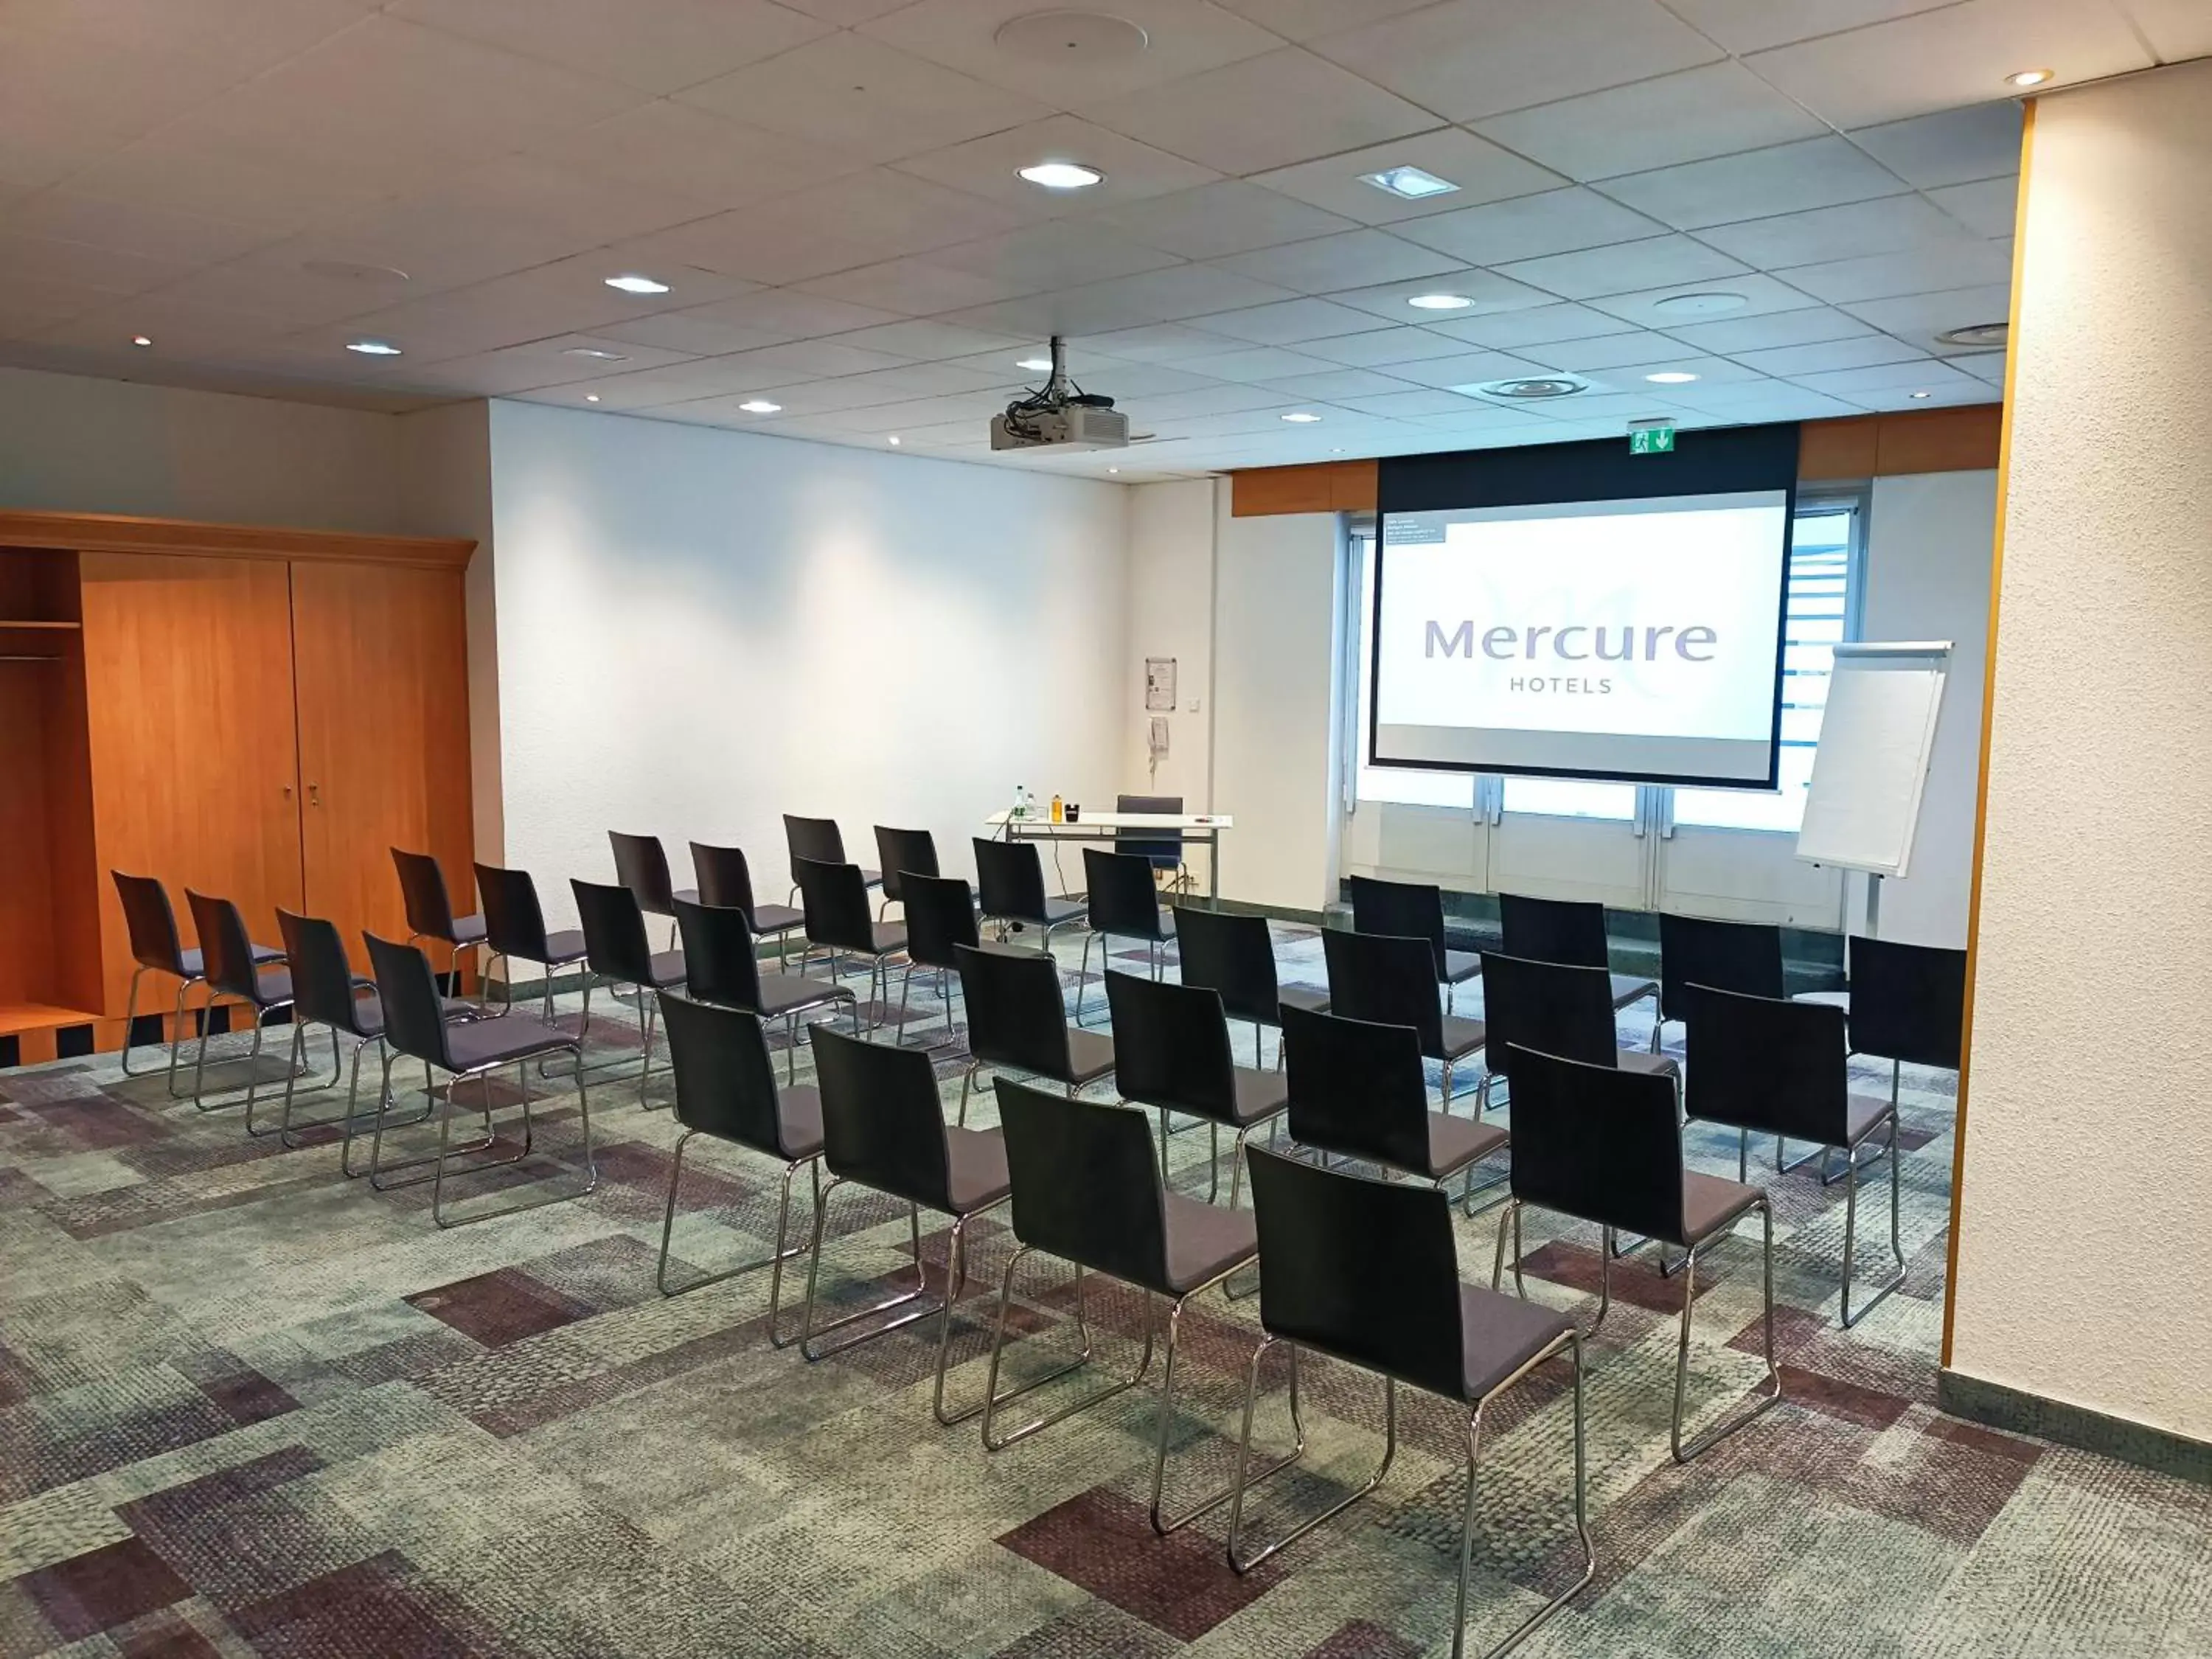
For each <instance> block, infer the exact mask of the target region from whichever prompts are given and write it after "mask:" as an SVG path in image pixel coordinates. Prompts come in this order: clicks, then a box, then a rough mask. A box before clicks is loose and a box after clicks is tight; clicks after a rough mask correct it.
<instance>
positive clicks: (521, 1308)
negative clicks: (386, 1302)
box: [403, 1267, 597, 1348]
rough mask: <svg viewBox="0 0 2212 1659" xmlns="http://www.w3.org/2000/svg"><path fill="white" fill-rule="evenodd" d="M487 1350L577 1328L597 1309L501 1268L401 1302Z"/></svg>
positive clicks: (523, 1274) (518, 1272) (526, 1275)
mask: <svg viewBox="0 0 2212 1659" xmlns="http://www.w3.org/2000/svg"><path fill="white" fill-rule="evenodd" d="M403 1299H404V1301H406V1302H407V1303H408V1304H410V1306H412V1307H414V1308H416V1309H418V1310H421V1311H422V1312H423V1313H426V1314H428V1315H429V1316H431V1317H432V1318H434V1319H438V1320H441V1321H443V1322H445V1323H446V1324H448V1325H450V1326H452V1327H453V1328H454V1329H455V1330H457V1331H459V1332H460V1333H461V1334H463V1335H465V1336H469V1337H472V1338H474V1339H475V1340H477V1341H478V1342H480V1343H482V1344H483V1346H485V1347H487V1348H498V1347H504V1346H506V1345H507V1343H509V1342H519V1341H520V1340H522V1339H523V1338H525V1337H526V1336H538V1335H540V1334H543V1333H544V1332H546V1331H554V1330H558V1329H560V1328H561V1327H562V1326H563V1325H573V1324H574V1323H575V1322H577V1321H578V1320H580V1319H588V1318H590V1317H591V1316H592V1314H593V1313H594V1312H596V1311H597V1310H596V1309H594V1308H592V1306H591V1305H590V1304H588V1303H586V1302H583V1301H581V1300H580V1299H578V1298H577V1297H572V1296H567V1295H564V1294H562V1292H561V1291H556V1290H555V1289H554V1288H553V1287H552V1286H551V1285H546V1284H543V1283H541V1282H540V1281H538V1279H533V1278H532V1277H531V1275H530V1274H529V1273H526V1272H524V1271H523V1270H522V1269H521V1268H520V1267H501V1268H498V1269H496V1270H495V1271H494V1272H491V1273H479V1274H477V1276H476V1277H475V1278H473V1279H455V1280H454V1281H453V1283H452V1284H450V1285H439V1286H437V1287H436V1288H435V1290H428V1291H416V1293H415V1294H414V1295H412V1296H410V1297H404V1298H403Z"/></svg>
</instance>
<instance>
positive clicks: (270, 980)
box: [224, 966, 292, 1008]
mask: <svg viewBox="0 0 2212 1659" xmlns="http://www.w3.org/2000/svg"><path fill="white" fill-rule="evenodd" d="M253 988H254V994H253V995H252V997H251V998H249V999H247V1000H250V1001H251V1002H252V1004H253V1005H254V1006H256V1007H257V1008H275V1007H277V1006H281V1005H283V1004H284V1003H288V1002H289V1001H291V1000H292V970H291V969H289V968H264V967H259V966H257V967H256V968H255V969H254V972H253ZM224 994H225V995H228V992H226V993H224Z"/></svg>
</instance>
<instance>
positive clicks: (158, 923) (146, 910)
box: [107, 870, 185, 977]
mask: <svg viewBox="0 0 2212 1659" xmlns="http://www.w3.org/2000/svg"><path fill="white" fill-rule="evenodd" d="M107 873H108V874H110V875H111V876H112V877H114V878H115V891H116V895H117V896H118V897H119V898H121V899H122V901H123V925H124V926H125V927H126V928H128V929H129V930H130V933H131V960H132V961H133V962H135V963H138V964H139V966H141V967H143V968H158V969H161V971H162V972H163V973H165V974H175V975H179V977H182V975H183V974H184V971H185V961H184V957H185V947H184V945H183V944H182V942H181V941H179V939H178V938H177V913H176V912H175V911H174V910H173V909H171V908H169V895H168V893H167V890H165V889H164V888H163V887H162V885H161V883H160V882H158V881H156V880H155V879H154V878H153V877H151V876H131V875H125V873H124V872H122V871H120V870H111V871H109V872H107Z"/></svg>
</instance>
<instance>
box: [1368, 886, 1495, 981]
mask: <svg viewBox="0 0 2212 1659" xmlns="http://www.w3.org/2000/svg"><path fill="white" fill-rule="evenodd" d="M1347 884H1348V885H1349V886H1350V887H1351V889H1352V930H1353V931H1354V932H1355V933H1392V934H1398V935H1406V934H1410V935H1412V936H1413V938H1415V939H1426V940H1428V942H1429V948H1430V949H1431V951H1434V952H1435V953H1436V958H1437V984H1439V985H1441V986H1443V987H1444V1012H1446V1013H1449V1012H1451V1009H1452V998H1453V995H1454V994H1455V992H1456V991H1457V990H1458V989H1459V987H1461V986H1462V985H1464V984H1466V983H1467V981H1469V980H1471V979H1474V978H1475V977H1476V976H1477V975H1480V973H1481V972H1482V958H1481V957H1480V956H1479V955H1477V954H1476V953H1475V952H1474V951H1455V950H1452V949H1451V948H1449V946H1448V945H1445V943H1444V892H1443V888H1441V887H1436V886H1431V885H1427V884H1423V883H1419V882H1411V881H1384V880H1382V879H1381V878H1378V877H1375V876H1352V877H1349V878H1347Z"/></svg>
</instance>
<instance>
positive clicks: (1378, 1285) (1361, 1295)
mask: <svg viewBox="0 0 2212 1659" xmlns="http://www.w3.org/2000/svg"><path fill="white" fill-rule="evenodd" d="M1252 1205H1253V1211H1254V1214H1255V1219H1256V1221H1257V1225H1258V1233H1259V1243H1260V1263H1261V1277H1260V1333H1261V1334H1260V1342H1259V1346H1258V1347H1257V1348H1256V1349H1255V1351H1254V1352H1253V1355H1252V1360H1251V1364H1250V1366H1249V1370H1248V1371H1247V1374H1246V1378H1245V1386H1244V1414H1243V1430H1242V1431H1241V1433H1240V1434H1239V1435H1238V1437H1237V1473H1236V1475H1235V1477H1234V1479H1233V1480H1232V1481H1231V1492H1232V1496H1231V1499H1230V1509H1229V1539H1228V1555H1229V1565H1231V1567H1232V1568H1233V1569H1235V1571H1237V1573H1238V1574H1239V1575H1243V1574H1245V1573H1249V1572H1250V1571H1252V1570H1253V1569H1254V1568H1255V1567H1257V1566H1259V1565H1261V1563H1262V1562H1264V1561H1267V1560H1268V1559H1271V1558H1272V1557H1273V1556H1274V1555H1275V1554H1276V1553H1278V1552H1279V1551H1281V1550H1282V1549H1283V1548H1284V1547H1286V1546H1288V1545H1290V1544H1292V1543H1295V1542H1296V1541H1297V1540H1299V1539H1300V1538H1303V1537H1304V1536H1305V1534H1308V1533H1310V1532H1311V1531H1312V1530H1313V1529H1314V1528H1316V1527H1318V1526H1320V1525H1322V1523H1323V1522H1327V1521H1329V1520H1332V1519H1334V1517H1335V1516H1339V1515H1341V1514H1342V1513H1343V1512H1344V1511H1345V1510H1347V1509H1349V1508H1351V1507H1352V1505H1353V1504H1357V1503H1358V1502H1359V1501H1360V1500H1361V1499H1363V1498H1367V1497H1369V1496H1370V1495H1371V1494H1373V1493H1374V1492H1375V1491H1376V1489H1377V1488H1378V1487H1379V1486H1381V1485H1382V1484H1383V1477H1384V1476H1385V1475H1386V1474H1389V1472H1390V1465H1391V1462H1392V1461H1393V1460H1394V1459H1395V1456H1396V1455H1397V1449H1398V1386H1399V1384H1401V1383H1403V1384H1405V1385H1406V1386H1407V1388H1410V1389H1419V1390H1420V1391H1421V1392H1423V1393H1425V1394H1431V1395H1437V1396H1439V1397H1440V1398H1443V1399H1444V1400H1448V1401H1451V1402H1452V1403H1453V1405H1454V1406H1455V1407H1457V1408H1458V1410H1459V1412H1460V1413H1464V1415H1463V1417H1462V1419H1461V1422H1462V1427H1461V1439H1462V1444H1463V1445H1464V1446H1465V1448H1466V1453H1467V1492H1466V1496H1465V1497H1464V1498H1462V1508H1461V1513H1460V1530H1459V1552H1458V1553H1459V1575H1458V1582H1459V1589H1458V1593H1457V1596H1456V1599H1455V1601H1454V1603H1453V1611H1452V1627H1451V1629H1452V1638H1451V1652H1452V1656H1453V1659H1461V1656H1462V1655H1463V1654H1464V1653H1465V1651H1466V1644H1467V1592H1468V1578H1469V1577H1471V1576H1472V1573H1473V1571H1474V1523H1475V1514H1476V1504H1477V1502H1478V1491H1479V1489H1478V1487H1477V1486H1476V1481H1475V1476H1476V1473H1477V1470H1478V1468H1479V1466H1480V1462H1481V1450H1482V1430H1483V1417H1484V1413H1486V1412H1487V1411H1488V1410H1489V1408H1490V1407H1491V1404H1492V1401H1496V1400H1498V1398H1499V1397H1500V1396H1502V1395H1504V1394H1505V1393H1506V1392H1507V1391H1508V1390H1509V1389H1512V1388H1513V1387H1515V1386H1516V1384H1517V1383H1520V1382H1522V1380H1523V1379H1524V1378H1526V1377H1528V1376H1529V1375H1530V1374H1531V1373H1533V1372H1534V1370H1536V1369H1537V1368H1538V1367H1539V1366H1541V1365H1543V1364H1547V1362H1549V1361H1551V1360H1553V1359H1555V1358H1561V1357H1563V1356H1564V1357H1565V1358H1566V1359H1567V1360H1568V1362H1569V1364H1571V1366H1572V1368H1573V1373H1572V1374H1573V1377H1574V1443H1575V1451H1574V1457H1575V1479H1574V1506H1575V1534H1576V1536H1577V1539H1579V1541H1581V1545H1582V1563H1581V1568H1580V1571H1578V1572H1577V1574H1576V1576H1575V1577H1574V1578H1573V1579H1572V1581H1571V1582H1570V1583H1567V1584H1566V1585H1565V1586H1564V1587H1563V1588H1561V1589H1559V1591H1558V1592H1557V1593H1556V1594H1554V1595H1553V1596H1552V1598H1551V1599H1550V1600H1549V1601H1546V1602H1545V1603H1544V1604H1543V1605H1542V1606H1541V1607H1537V1608H1535V1609H1534V1611H1533V1612H1531V1613H1529V1614H1528V1616H1527V1617H1526V1618H1524V1619H1523V1620H1521V1622H1520V1623H1519V1624H1517V1625H1516V1626H1514V1628H1513V1629H1512V1631H1511V1632H1509V1633H1508V1634H1507V1635H1506V1636H1505V1637H1504V1639H1503V1640H1501V1641H1500V1642H1499V1643H1498V1644H1497V1645H1496V1646H1495V1647H1493V1648H1492V1649H1491V1650H1489V1659H1498V1656H1500V1655H1503V1654H1506V1653H1509V1652H1510V1651H1511V1650H1513V1649H1515V1648H1516V1647H1518V1646H1519V1645H1520V1644H1522V1641H1524V1640H1525V1639H1526V1638H1528V1636H1529V1635H1531V1634H1532V1633H1533V1632H1535V1631H1536V1630H1537V1629H1538V1628H1539V1627H1540V1626H1542V1625H1543V1624H1544V1623H1545V1622H1546V1621H1547V1620H1549V1619H1550V1618H1551V1617H1552V1616H1553V1614H1554V1613H1558V1612H1559V1609H1560V1608H1561V1607H1565V1605H1566V1604H1567V1603H1568V1602H1569V1601H1572V1600H1573V1599H1574V1598H1575V1597H1576V1596H1577V1595H1580V1594H1581V1593H1582V1591H1583V1589H1584V1588H1585V1587H1587V1586H1588V1585H1589V1583H1590V1580H1591V1579H1592V1578H1593V1577H1595V1575H1596V1572H1597V1551H1596V1546H1595V1545H1594V1544H1593V1543H1592V1542H1591V1541H1590V1533H1589V1497H1588V1492H1589V1487H1588V1468H1589V1460H1588V1454H1587V1450H1586V1445H1585V1441H1584V1437H1583V1339H1582V1337H1581V1335H1580V1334H1578V1333H1577V1331H1576V1329H1575V1328H1574V1325H1573V1323H1572V1322H1571V1321H1570V1320H1568V1319H1567V1318H1566V1317H1565V1316H1563V1315H1561V1314H1558V1313H1555V1312H1553V1310H1550V1309H1548V1308H1544V1307H1541V1306H1539V1305H1537V1304H1534V1303H1530V1302H1525V1301H1516V1300H1515V1299H1514V1298H1512V1297H1507V1296H1501V1295H1499V1294H1498V1293H1497V1291H1496V1290H1495V1289H1494V1288H1493V1289H1492V1290H1488V1291H1486V1290H1483V1289H1481V1288H1480V1287H1479V1286H1477V1285H1469V1284H1468V1283H1466V1282H1465V1281H1464V1280H1463V1279H1462V1278H1461V1276H1460V1267H1459V1256H1458V1250H1457V1247H1456V1245H1455V1243H1454V1240H1453V1236H1452V1220H1451V1212H1450V1209H1449V1200H1447V1199H1446V1198H1445V1197H1444V1196H1443V1194H1441V1193H1438V1192H1435V1191H1432V1190H1430V1189H1427V1188H1420V1187H1413V1186H1407V1185H1404V1184H1402V1183H1396V1182H1380V1181H1370V1180H1367V1179H1365V1178H1364V1177H1361V1176H1355V1175H1351V1174H1346V1173H1343V1172H1340V1171H1335V1170H1321V1169H1316V1168H1315V1167H1314V1166H1313V1165H1311V1164H1304V1163H1301V1162H1299V1161H1298V1160H1297V1159H1294V1158H1284V1157H1279V1156H1278V1155H1276V1154H1274V1153H1273V1152H1267V1151H1266V1150H1265V1149H1264V1148H1261V1147H1256V1146H1255V1148H1253V1150H1252ZM1277 1343H1282V1344H1283V1345H1285V1346H1286V1347H1288V1348H1289V1350H1290V1359H1291V1420H1292V1423H1293V1425H1294V1427H1296V1426H1297V1359H1298V1352H1299V1350H1301V1349H1310V1350H1312V1351H1313V1352H1315V1353H1317V1354H1322V1355H1326V1356H1327V1357H1328V1358H1331V1359H1336V1360H1340V1361H1342V1362H1344V1363H1345V1364H1350V1365H1356V1366H1358V1368H1359V1369H1361V1370H1366V1371H1371V1372H1376V1373H1378V1374H1380V1375H1381V1376H1382V1377H1383V1460H1382V1462H1381V1464H1380V1465H1379V1466H1378V1467H1377V1468H1376V1471H1375V1473H1374V1474H1372V1475H1370V1477H1369V1478H1368V1479H1367V1480H1365V1481H1364V1482H1363V1483H1362V1484H1360V1485H1359V1486H1357V1487H1355V1488H1353V1489H1352V1491H1351V1492H1348V1493H1346V1495H1345V1496H1343V1497H1341V1498H1338V1499H1337V1500H1336V1501H1335V1502H1334V1503H1333V1504H1329V1506H1328V1508H1326V1509H1324V1510H1322V1511H1321V1513H1319V1514H1318V1515H1314V1516H1309V1517H1307V1518H1306V1519H1304V1520H1303V1521H1301V1522H1298V1523H1297V1525H1296V1526H1294V1527H1292V1528H1291V1529H1290V1530H1289V1531H1287V1532H1285V1533H1284V1534H1282V1535H1281V1536H1279V1537H1278V1538H1276V1539H1274V1540H1273V1541H1272V1542H1269V1543H1267V1544H1264V1545H1262V1546H1261V1547H1259V1548H1257V1549H1247V1548H1246V1547H1244V1543H1245V1495H1246V1493H1247V1492H1249V1490H1250V1489H1251V1486H1252V1476H1251V1475H1250V1474H1248V1471H1249V1468H1250V1467H1251V1459H1252V1423H1253V1419H1254V1417H1255V1413H1256V1408H1257V1407H1258V1404H1259V1398H1260V1368H1261V1364H1262V1362H1263V1361H1265V1359H1266V1358H1267V1351H1268V1350H1269V1349H1270V1348H1272V1347H1273V1346H1275V1345H1276V1344H1277ZM1297 1434H1298V1439H1299V1441H1300V1442H1301V1443H1302V1442H1303V1440H1304V1432H1303V1429H1302V1428H1298V1429H1297ZM1516 1484H1517V1483H1516Z"/></svg>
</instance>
